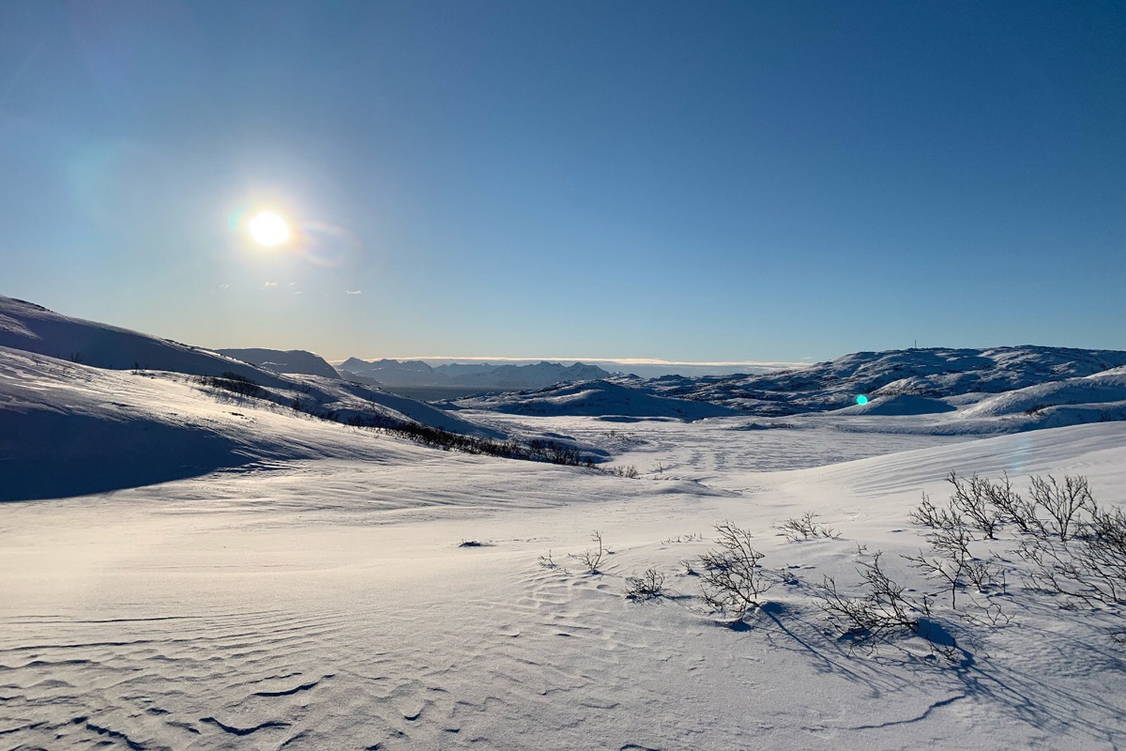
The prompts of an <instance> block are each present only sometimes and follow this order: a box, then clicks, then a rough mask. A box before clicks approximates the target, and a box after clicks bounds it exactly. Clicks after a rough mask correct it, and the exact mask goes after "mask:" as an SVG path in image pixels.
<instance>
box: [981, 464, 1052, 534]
mask: <svg viewBox="0 0 1126 751" xmlns="http://www.w3.org/2000/svg"><path fill="white" fill-rule="evenodd" d="M986 494H987V496H988V499H989V502H990V503H991V504H992V505H993V507H994V508H995V509H997V514H998V516H999V517H1000V519H1001V521H1002V522H1003V523H1006V524H1009V523H1011V524H1014V525H1016V527H1017V528H1018V529H1019V530H1020V531H1021V532H1023V533H1024V534H1028V535H1035V534H1041V533H1043V531H1044V525H1043V523H1042V522H1041V521H1040V519H1039V517H1038V516H1037V514H1036V503H1035V502H1033V501H1029V500H1026V499H1025V498H1024V496H1022V495H1021V494H1020V493H1018V492H1016V491H1015V490H1013V484H1012V482H1011V481H1010V480H1009V476H1008V474H1004V475H1002V476H1001V481H1000V482H996V483H991V484H989V486H988V487H987V488H986Z"/></svg>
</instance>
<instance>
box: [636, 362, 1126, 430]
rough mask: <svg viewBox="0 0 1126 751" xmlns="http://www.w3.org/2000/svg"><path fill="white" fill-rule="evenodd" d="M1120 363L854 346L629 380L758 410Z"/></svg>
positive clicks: (1002, 383) (992, 386) (968, 386)
mask: <svg viewBox="0 0 1126 751" xmlns="http://www.w3.org/2000/svg"><path fill="white" fill-rule="evenodd" d="M1123 365H1126V352H1121V351H1117V350H1085V349H1071V348H1067V347H1036V346H1021V347H993V348H990V349H981V350H978V349H941V348H935V349H908V350H891V351H888V352H857V353H855V354H851V355H846V356H844V357H840V358H838V359H836V360H832V361H830V362H823V363H818V364H816V365H812V366H810V367H808V368H802V369H801V370H791V371H785V372H781V373H770V374H763V375H751V376H735V377H705V378H694V379H693V378H681V377H677V376H667V377H664V378H656V379H652V380H648V381H635V382H634V383H633V385H636V386H637V387H639V388H644V389H645V390H647V391H651V392H652V393H655V394H660V395H663V396H675V397H679V398H684V399H696V400H699V401H706V402H711V403H713V404H723V405H726V406H729V407H734V408H737V409H740V410H744V411H745V412H748V413H750V414H756V415H775V416H782V415H793V414H799V413H803V412H818V411H824V410H830V409H840V408H842V407H847V406H849V405H851V404H853V403H854V400H855V397H856V396H857V395H860V394H864V395H867V396H868V397H869V398H871V397H873V396H895V395H898V394H909V395H914V396H921V397H928V398H940V399H941V398H945V397H951V396H958V395H961V394H972V393H986V394H993V393H999V392H1003V391H1011V390H1013V389H1020V388H1025V387H1028V386H1035V385H1038V384H1042V383H1048V382H1051V381H1059V380H1063V379H1066V378H1074V377H1077V376H1088V375H1093V374H1095V373H1098V372H1101V371H1105V370H1108V369H1111V368H1116V367H1120V366H1123Z"/></svg>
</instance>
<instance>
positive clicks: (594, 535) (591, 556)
mask: <svg viewBox="0 0 1126 751" xmlns="http://www.w3.org/2000/svg"><path fill="white" fill-rule="evenodd" d="M590 539H591V542H593V543H594V544H595V545H597V546H598V547H597V548H596V549H595V550H589V549H588V550H584V551H583V552H581V553H579V554H578V555H576V556H572V557H573V558H575V559H577V560H578V561H579V563H581V564H583V568H584V569H586V571H587V573H588V574H598V573H601V572H600V571H599V570H598V566H599V565H600V564H601V563H602V559H603V558H604V557H605V555H606V547H605V546H604V545H603V544H602V533H601V532H599V531H598V530H597V529H596V530H594V531H593V532H591V534H590Z"/></svg>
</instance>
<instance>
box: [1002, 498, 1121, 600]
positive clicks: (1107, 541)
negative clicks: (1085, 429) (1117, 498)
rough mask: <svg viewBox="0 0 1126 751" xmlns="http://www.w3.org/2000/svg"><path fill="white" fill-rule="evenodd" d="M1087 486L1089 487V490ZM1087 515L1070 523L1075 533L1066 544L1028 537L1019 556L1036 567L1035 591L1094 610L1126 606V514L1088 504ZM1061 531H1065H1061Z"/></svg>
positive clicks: (1065, 540) (1064, 542) (1064, 540)
mask: <svg viewBox="0 0 1126 751" xmlns="http://www.w3.org/2000/svg"><path fill="white" fill-rule="evenodd" d="M1085 484H1086V483H1085V482H1084V485H1085ZM1083 508H1084V509H1086V510H1087V514H1086V515H1085V516H1084V517H1083V518H1082V519H1081V520H1078V521H1077V520H1076V519H1074V518H1071V519H1069V520H1068V528H1069V529H1072V528H1074V529H1075V534H1074V535H1073V536H1071V537H1068V538H1066V539H1062V538H1061V539H1057V538H1055V537H1047V536H1045V537H1030V538H1026V539H1025V540H1024V541H1023V542H1022V545H1021V549H1020V551H1019V553H1020V555H1021V557H1023V558H1024V559H1025V560H1027V561H1029V562H1030V563H1032V564H1033V567H1034V568H1033V570H1032V571H1031V572H1030V573H1029V575H1028V579H1029V581H1030V583H1031V584H1033V585H1034V586H1037V587H1040V588H1042V589H1046V590H1049V591H1052V592H1057V593H1059V594H1062V595H1066V596H1068V597H1071V598H1074V599H1077V600H1081V601H1083V602H1085V603H1087V604H1089V605H1095V604H1098V603H1103V604H1107V605H1122V604H1126V513H1123V511H1122V509H1121V508H1115V509H1113V510H1110V509H1104V508H1102V507H1100V506H1099V505H1098V504H1097V503H1096V502H1095V501H1094V500H1093V499H1092V500H1089V501H1085V505H1084V507H1083ZM1060 529H1062V527H1060Z"/></svg>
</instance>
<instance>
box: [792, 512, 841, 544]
mask: <svg viewBox="0 0 1126 751" xmlns="http://www.w3.org/2000/svg"><path fill="white" fill-rule="evenodd" d="M818 516H820V514H815V513H813V512H812V511H806V512H805V513H804V514H802V515H801V516H798V517H791V518H789V519H787V520H786V521H784V522H782V523H781V524H779V525H778V530H779V531H780V532H781V533H782V534H783V535H785V537H786V539H788V540H789V541H790V542H801V541H802V540H813V539H818V538H822V539H834V538H837V537H840V532H838V531H837V530H835V529H833V528H832V527H828V526H826V525H824V524H822V523H821V522H819V521H817V517H818Z"/></svg>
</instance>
